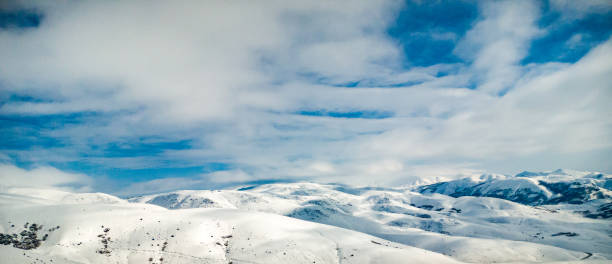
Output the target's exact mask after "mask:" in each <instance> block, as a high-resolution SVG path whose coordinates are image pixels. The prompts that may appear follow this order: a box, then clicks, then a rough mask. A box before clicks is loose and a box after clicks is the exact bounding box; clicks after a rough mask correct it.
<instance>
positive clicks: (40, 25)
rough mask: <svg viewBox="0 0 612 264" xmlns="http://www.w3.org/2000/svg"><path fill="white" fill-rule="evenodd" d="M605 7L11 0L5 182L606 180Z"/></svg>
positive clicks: (610, 32)
mask: <svg viewBox="0 0 612 264" xmlns="http://www.w3.org/2000/svg"><path fill="white" fill-rule="evenodd" d="M611 36H612V2H611V1H607V0H592V1H572V0H549V1H527V0H525V1H522V0H516V1H419V0H406V1H395V0H389V1H388V0H380V1H343V0H338V1H319V0H313V1H273V0H270V1H240V0H238V1H215V0H210V1H69V0H65V1H27V0H25V1H2V2H1V4H0V185H4V186H22V187H43V186H45V187H49V186H52V187H56V188H67V189H71V190H76V191H104V192H110V193H115V194H123V195H129V194H136V193H151V192H158V191H167V190H176V189H207V188H220V187H223V186H230V185H235V184H246V183H267V182H291V181H314V182H337V183H345V184H351V185H375V186H398V185H408V184H415V183H424V182H433V181H439V180H443V179H452V178H456V177H462V176H466V175H475V174H481V173H503V174H515V173H518V172H520V171H523V170H530V171H545V170H553V169H557V168H566V169H576V170H588V171H600V172H607V173H612V162H610V160H611V158H612V118H611V116H612V104H611V103H610V101H611V100H612V39H611Z"/></svg>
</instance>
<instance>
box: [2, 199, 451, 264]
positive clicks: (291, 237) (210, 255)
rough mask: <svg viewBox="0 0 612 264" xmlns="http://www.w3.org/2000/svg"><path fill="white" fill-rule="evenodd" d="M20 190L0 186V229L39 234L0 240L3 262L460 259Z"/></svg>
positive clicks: (294, 226) (256, 218) (324, 230)
mask: <svg viewBox="0 0 612 264" xmlns="http://www.w3.org/2000/svg"><path fill="white" fill-rule="evenodd" d="M24 191H25V190H23V189H21V190H16V189H13V190H9V191H5V192H4V193H2V194H0V233H3V234H13V233H15V234H19V233H22V234H23V232H24V231H23V230H34V231H32V233H33V235H32V237H34V238H37V239H39V238H41V237H44V238H45V239H44V241H41V242H40V246H39V247H37V248H34V249H29V250H23V249H19V248H16V247H12V246H11V245H0V256H2V257H1V260H0V262H2V263H158V264H159V263H226V264H227V263H406V262H410V263H458V262H457V261H456V260H454V259H452V258H449V257H447V256H444V255H441V254H438V253H434V252H431V251H427V250H423V249H418V248H414V247H409V246H405V245H402V244H397V243H391V242H389V241H386V240H383V239H380V238H377V237H372V236H369V235H366V234H363V233H359V232H355V231H351V230H346V229H341V228H337V227H332V226H327V225H321V224H317V223H312V222H306V221H302V220H298V219H294V218H289V217H284V216H280V215H275V214H267V213H258V212H248V211H242V210H235V209H211V208H198V209H185V210H168V209H165V208H162V207H158V206H154V205H148V204H138V203H126V202H121V201H120V200H119V199H118V198H111V197H109V196H108V195H103V194H69V193H65V192H57V191H47V190H33V189H29V190H27V192H24ZM29 193H32V194H33V195H32V196H30V195H29ZM34 224H36V225H34ZM41 225H42V227H40V226H41ZM34 233H35V234H34ZM45 235H46V236H45ZM15 236H16V237H17V236H19V235H15ZM28 237H30V235H29V234H28Z"/></svg>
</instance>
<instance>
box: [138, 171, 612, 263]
mask: <svg viewBox="0 0 612 264" xmlns="http://www.w3.org/2000/svg"><path fill="white" fill-rule="evenodd" d="M609 179H610V176H609V175H603V174H597V173H583V172H571V173H570V172H568V171H559V170H558V171H555V172H548V173H534V174H533V175H530V174H528V173H521V174H519V175H517V176H503V175H484V176H481V177H474V178H466V179H460V180H456V181H451V182H444V183H437V184H434V185H426V186H417V187H411V188H395V189H385V188H371V187H366V188H352V187H349V186H345V185H338V184H313V183H292V184H270V185H262V186H248V187H245V188H241V189H236V190H218V191H178V192H170V193H164V194H156V195H149V196H142V197H135V198H132V199H130V201H131V202H136V203H151V204H156V205H160V206H163V207H166V208H171V209H178V208H194V207H205V208H233V209H240V210H247V211H258V212H268V213H275V214H280V215H285V216H290V217H293V218H298V219H303V220H308V221H312V222H318V223H324V224H329V225H334V226H338V227H343V228H347V229H352V230H357V231H360V232H364V233H367V234H370V235H373V236H376V237H380V238H384V239H387V240H390V241H393V242H397V243H401V244H405V245H410V246H414V247H419V248H424V249H427V250H430V251H435V252H438V253H442V254H445V255H449V256H452V257H454V258H456V259H458V260H461V261H465V262H480V263H489V262H516V261H518V262H541V261H569V260H580V259H583V258H587V259H595V258H604V259H612V253H611V252H612V243H610V242H612V240H611V239H610V235H611V233H610V222H609V220H606V219H605V218H606V216H605V213H604V214H601V215H598V216H595V214H597V213H598V212H599V211H597V210H598V209H600V208H605V207H606V206H608V208H609V205H610V202H611V200H610V196H609V190H607V189H606V187H609ZM541 182H542V183H541ZM606 182H608V183H606ZM544 184H547V185H548V186H555V185H554V184H558V185H561V184H564V185H567V186H568V189H569V190H563V191H555V190H551V189H552V188H550V189H549V188H548V187H546V186H545V185H544ZM470 188H472V189H474V190H476V189H479V190H481V191H480V193H478V192H476V191H474V192H469V193H470V194H473V195H474V196H467V193H468V191H467V190H468V189H470ZM447 190H448V192H446V191H447ZM450 190H452V191H450ZM455 190H465V192H464V193H463V194H462V195H456V197H453V196H451V195H448V194H455V193H456V191H455ZM497 190H501V191H497ZM526 190H528V191H529V192H527V191H526ZM438 192H439V193H438ZM581 192H582V193H581ZM483 193H484V194H490V195H482V194H483ZM494 194H500V195H494ZM501 194H506V196H503V195H501ZM569 195H572V198H568V197H569ZM483 196H496V197H499V198H503V199H498V198H491V197H483ZM517 197H528V198H529V197H544V198H545V200H544V198H541V199H543V200H542V201H540V202H534V203H531V204H530V203H529V202H525V204H522V203H517V202H514V201H521V202H523V201H525V200H520V199H516V198H517ZM577 199H581V200H580V201H582V202H581V203H580V204H579V203H577V202H576V201H577ZM513 200H514V201H513ZM531 201H537V200H531ZM608 210H609V209H608ZM587 211H588V212H587ZM604 211H605V210H604Z"/></svg>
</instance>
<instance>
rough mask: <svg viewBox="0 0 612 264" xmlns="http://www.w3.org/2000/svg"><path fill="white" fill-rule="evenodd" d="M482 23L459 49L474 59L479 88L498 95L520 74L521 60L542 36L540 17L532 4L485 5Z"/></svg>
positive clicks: (522, 0) (468, 33) (483, 6)
mask: <svg viewBox="0 0 612 264" xmlns="http://www.w3.org/2000/svg"><path fill="white" fill-rule="evenodd" d="M481 13H482V16H483V18H482V20H481V21H479V22H478V23H477V24H476V25H475V26H474V27H473V28H472V29H471V30H470V31H469V32H467V33H466V35H465V37H464V38H463V40H462V41H461V42H460V43H459V45H458V46H457V48H456V53H457V54H459V55H460V56H463V57H465V58H468V59H472V60H473V63H472V67H473V69H474V71H475V72H474V73H475V75H476V78H477V80H478V82H479V84H478V89H481V90H484V91H487V92H489V93H491V94H497V93H498V92H500V91H503V90H504V89H507V88H509V87H510V86H511V85H512V84H513V83H514V81H516V80H517V79H518V78H519V77H520V75H521V68H520V66H519V65H518V63H519V61H520V60H521V59H522V58H523V57H525V55H527V49H528V47H529V42H530V40H531V39H532V38H534V37H535V36H536V35H538V34H539V29H538V27H537V26H536V25H535V23H536V21H537V19H538V18H539V12H538V7H537V5H536V4H535V2H533V1H529V0H521V1H496V2H484V3H483V4H482V8H481Z"/></svg>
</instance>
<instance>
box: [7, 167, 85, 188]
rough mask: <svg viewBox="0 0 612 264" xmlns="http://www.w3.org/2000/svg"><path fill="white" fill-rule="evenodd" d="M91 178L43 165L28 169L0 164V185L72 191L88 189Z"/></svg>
mask: <svg viewBox="0 0 612 264" xmlns="http://www.w3.org/2000/svg"><path fill="white" fill-rule="evenodd" d="M91 183H92V179H91V178H89V177H88V176H86V175H83V174H79V173H68V172H64V171H60V170H58V169H56V168H53V167H49V166H45V167H37V168H33V169H30V170H26V169H22V168H19V167H16V166H14V165H10V164H0V186H2V187H42V188H59V189H67V190H73V191H88V190H90V186H89V185H90V184H91Z"/></svg>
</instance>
